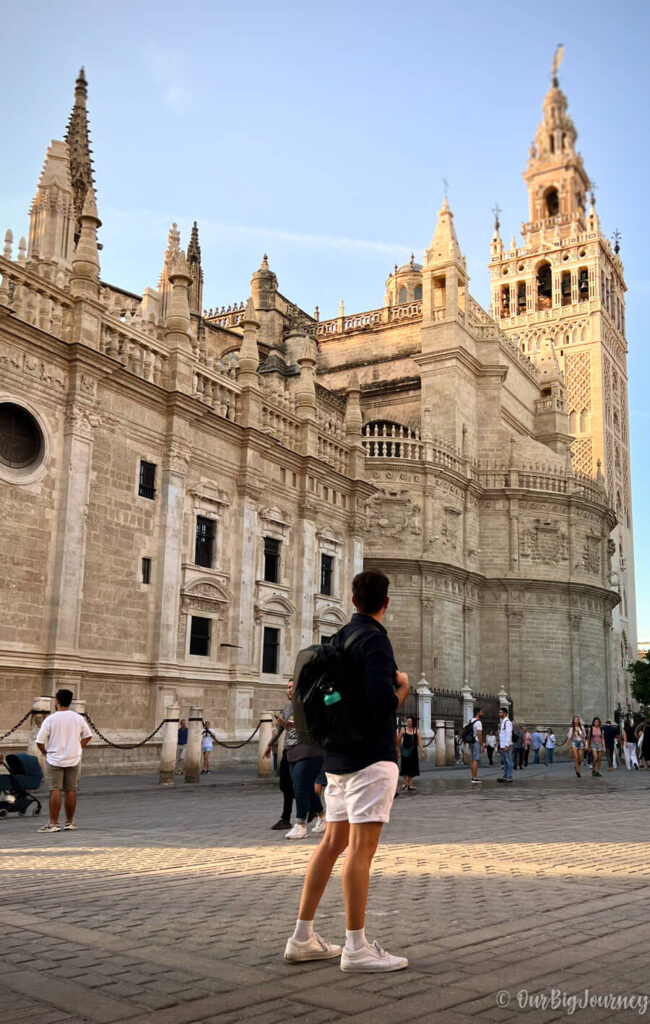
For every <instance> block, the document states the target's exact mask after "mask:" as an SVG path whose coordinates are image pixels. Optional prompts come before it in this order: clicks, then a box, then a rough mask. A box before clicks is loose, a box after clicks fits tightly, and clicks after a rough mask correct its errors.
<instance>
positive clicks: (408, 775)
mask: <svg viewBox="0 0 650 1024" xmlns="http://www.w3.org/2000/svg"><path fill="white" fill-rule="evenodd" d="M397 750H398V752H399V758H400V774H401V775H402V776H403V777H404V784H403V786H402V791H403V790H405V789H406V790H408V791H409V792H410V793H414V792H415V787H414V786H413V779H415V778H416V777H417V776H418V775H419V774H420V763H419V758H418V750H419V752H420V757H422V758H423V759H424V757H425V753H424V747H423V746H422V738H421V736H420V730H419V729H417V728H416V725H415V719H414V718H413V716H412V715H409V717H408V718H407V719H406V725H405V727H404V728H403V729H400V731H399V734H398V742H397Z"/></svg>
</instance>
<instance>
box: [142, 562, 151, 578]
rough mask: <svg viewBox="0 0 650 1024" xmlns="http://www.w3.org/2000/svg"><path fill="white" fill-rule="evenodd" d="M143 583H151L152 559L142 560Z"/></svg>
mask: <svg viewBox="0 0 650 1024" xmlns="http://www.w3.org/2000/svg"><path fill="white" fill-rule="evenodd" d="M142 582H143V583H151V559H150V558H143V559H142Z"/></svg>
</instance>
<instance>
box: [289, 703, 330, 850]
mask: <svg viewBox="0 0 650 1024" xmlns="http://www.w3.org/2000/svg"><path fill="white" fill-rule="evenodd" d="M289 726H290V727H291V726H293V718H291V719H290V720H289ZM287 760H288V761H289V771H290V772H291V784H292V785H293V792H294V794H295V797H296V821H295V824H294V826H293V828H291V829H289V831H288V832H287V834H286V836H285V837H284V838H285V839H305V838H306V836H307V819H308V818H309V815H310V814H311V817H312V818H317V819H318V820H317V821H316V824H315V825H314V827H313V828H312V832H316V833H318V832H324V831H325V811H324V809H323V803H322V801H321V798H320V796H319V795H318V794H317V792H316V790H315V789H314V784H315V782H316V779H317V778H318V776H319V774H320V772H321V771H322V770H323V751H322V750H321V748H320V747H316V746H313V744H311V743H304V742H303V741H302V740H301V739H300V738H299V737H298V742H297V743H294V744H293V746H291V747H290V748H289V751H288V753H287ZM309 820H310V821H311V818H309Z"/></svg>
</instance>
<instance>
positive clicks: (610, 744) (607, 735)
mask: <svg viewBox="0 0 650 1024" xmlns="http://www.w3.org/2000/svg"><path fill="white" fill-rule="evenodd" d="M617 736H618V726H617V725H612V721H611V718H608V719H607V721H606V722H605V726H604V728H603V742H604V744H605V754H606V755H607V771H608V772H611V771H613V769H614V765H615V760H616V752H615V744H616V737H617Z"/></svg>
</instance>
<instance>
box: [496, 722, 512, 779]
mask: <svg viewBox="0 0 650 1024" xmlns="http://www.w3.org/2000/svg"><path fill="white" fill-rule="evenodd" d="M499 718H500V719H501V728H500V729H499V749H500V750H501V768H502V769H503V775H502V776H501V778H500V779H497V782H512V722H511V721H510V719H509V717H508V709H507V708H500V710H499Z"/></svg>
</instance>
